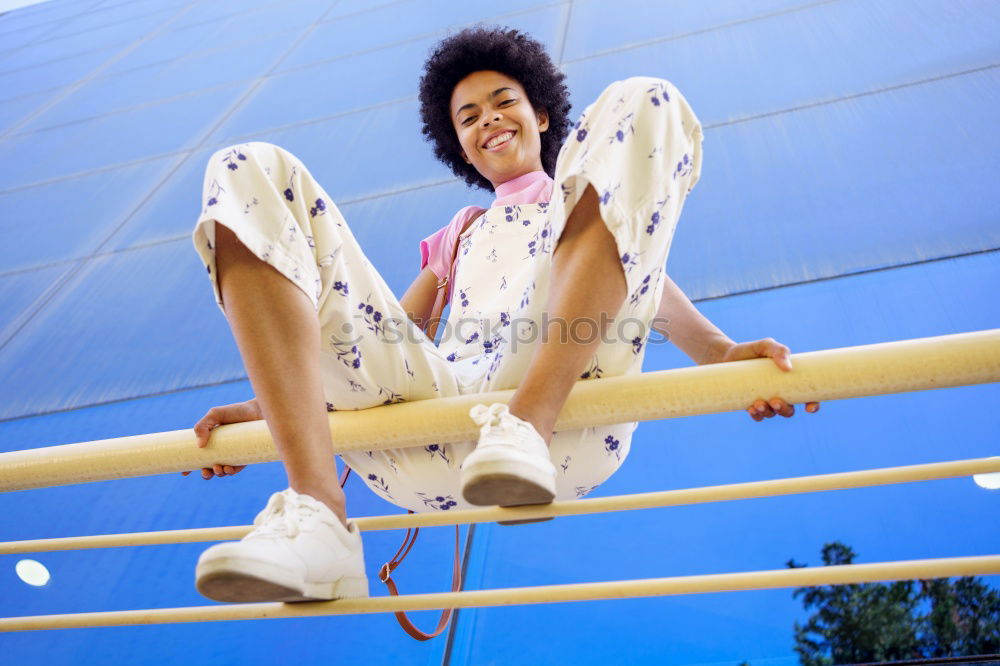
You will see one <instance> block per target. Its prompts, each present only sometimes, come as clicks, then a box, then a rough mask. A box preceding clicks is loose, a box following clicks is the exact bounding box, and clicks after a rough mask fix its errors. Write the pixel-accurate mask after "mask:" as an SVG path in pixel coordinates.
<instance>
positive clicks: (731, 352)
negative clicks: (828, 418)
mask: <svg viewBox="0 0 1000 666" xmlns="http://www.w3.org/2000/svg"><path fill="white" fill-rule="evenodd" d="M791 353H792V352H791V350H789V349H788V347H786V346H785V345H783V344H781V343H780V342H778V341H777V340H775V339H774V338H764V339H763V340H754V341H753V342H741V343H739V344H733V346H731V347H729V349H727V350H726V352H725V353H724V354H723V355H722V357H721V358H720V359H719V360H718V362H719V363H725V362H727V361H745V360H747V359H751V358H770V359H772V360H773V361H774V364H775V365H777V366H778V367H779V368H781V369H782V370H783V371H785V372H791V371H792V361H791V358H790V356H791ZM806 411H807V412H809V413H810V414H812V413H815V412H817V411H819V403H818V402H807V403H806ZM747 413H748V414H750V417H751V418H752V419H753V420H754V421H763V420H764V419H769V418H771V417H772V416H774V415H775V414H780V415H781V416H785V417H788V416H791V415H792V414H794V413H795V407H794V406H792V405H789V404H788V403H787V402H785V401H784V400H783V399H781V398H779V397H777V396H774V397H772V398H771V399H770V400H763V399H761V398H758V399H757V400H755V401H754V403H753V404H752V405H750V406H749V407H747Z"/></svg>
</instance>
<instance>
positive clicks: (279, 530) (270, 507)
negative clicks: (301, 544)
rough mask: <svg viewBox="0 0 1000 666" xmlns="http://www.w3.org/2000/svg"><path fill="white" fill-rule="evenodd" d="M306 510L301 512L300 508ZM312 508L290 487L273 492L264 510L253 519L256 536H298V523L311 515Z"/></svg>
mask: <svg viewBox="0 0 1000 666" xmlns="http://www.w3.org/2000/svg"><path fill="white" fill-rule="evenodd" d="M303 509H305V510H306V511H305V512H303V511H302V510H303ZM313 511H314V509H313V507H311V506H309V504H308V503H307V502H305V501H303V500H302V499H301V498H300V497H299V495H298V494H297V493H295V492H294V491H292V489H291V488H288V489H286V490H283V491H281V492H280V493H274V494H273V495H271V499H269V500H268V501H267V506H265V507H264V510H263V511H261V512H260V513H259V514H257V517H256V518H254V519H253V524H254V528H255V529H254V534H255V535H256V536H275V535H277V536H287V537H289V538H295V537H296V536H298V534H299V531H300V528H299V524H300V521H301V520H302V519H303V518H306V517H308V516H310V515H312V513H313Z"/></svg>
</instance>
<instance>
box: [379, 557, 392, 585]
mask: <svg viewBox="0 0 1000 666" xmlns="http://www.w3.org/2000/svg"><path fill="white" fill-rule="evenodd" d="M392 569H393V567H390V566H389V562H386V563H385V564H383V565H382V568H381V569H379V570H378V579H379V580H380V581H382V582H383V583H384V582H386V581H387V580H389V576H391V575H392Z"/></svg>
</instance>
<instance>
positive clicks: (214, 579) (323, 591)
mask: <svg viewBox="0 0 1000 666" xmlns="http://www.w3.org/2000/svg"><path fill="white" fill-rule="evenodd" d="M195 587H196V588H197V589H198V591H199V592H200V593H201V594H203V595H205V596H206V597H208V598H209V599H214V600H216V601H233V602H241V603H249V602H257V601H320V600H322V601H330V600H333V599H354V598H363V597H367V596H368V579H367V578H357V577H349V576H345V577H344V578H341V579H339V580H337V581H334V582H332V583H308V582H302V581H297V580H294V577H293V576H292V575H290V572H289V571H288V570H287V569H285V568H282V567H279V566H277V565H274V564H271V563H269V562H260V561H257V560H248V559H244V558H239V557H220V558H218V559H213V560H209V561H207V562H200V563H199V564H198V566H197V568H196V570H195Z"/></svg>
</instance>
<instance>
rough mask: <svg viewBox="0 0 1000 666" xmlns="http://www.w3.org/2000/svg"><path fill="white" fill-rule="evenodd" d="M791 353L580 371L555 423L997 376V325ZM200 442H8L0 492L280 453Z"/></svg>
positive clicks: (407, 432) (173, 435)
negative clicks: (781, 361)
mask: <svg viewBox="0 0 1000 666" xmlns="http://www.w3.org/2000/svg"><path fill="white" fill-rule="evenodd" d="M792 363H793V364H794V368H795V369H794V370H793V371H792V372H790V373H785V372H782V371H781V370H779V369H778V368H777V366H776V365H775V364H774V363H773V362H772V361H771V360H770V359H753V360H749V361H739V362H735V363H721V364H715V365H704V366H697V367H692V368H681V369H677V370H663V371H659V372H649V373H642V374H636V375H627V376H620V377H604V378H602V379H599V380H591V381H581V382H577V384H576V385H575V386H574V387H573V390H572V392H571V393H570V396H569V398H568V400H567V401H566V404H565V406H564V407H563V410H562V411H561V412H560V414H559V420H558V421H557V423H556V430H573V429H579V428H585V427H588V426H598V425H609V424H614V423H627V422H630V421H649V420H654V419H664V418H673V417H678V416H690V415H693V414H708V413H714V412H727V411H733V410H737V409H744V408H745V407H746V406H747V405H749V404H750V403H751V402H752V401H753V400H755V399H757V398H761V397H763V398H769V397H771V396H774V395H780V396H781V397H783V398H784V399H785V400H787V401H788V402H790V403H801V402H806V401H809V400H822V401H828V400H839V399H842V398H856V397H860V396H871V395H883V394H886V393H900V392H905V391H921V390H927V389H938V388H946V387H952V386H962V385H968V384H981V383H986V382H995V381H1000V329H993V330H988V331H977V332H972V333H960V334H955V335H944V336H939V337H933V338H920V339H916V340H904V341H899V342H887V343H883V344H875V345H864V346H860V347H846V348H843V349H830V350H825V351H815V352H804V353H800V354H794V355H793V356H792ZM512 394H513V390H507V391H496V392H492V393H483V394H476V395H464V396H455V397H449V398H439V399H436V400H421V401H416V402H404V403H397V404H395V405H389V406H385V407H374V408H372V409H364V410H358V411H338V412H332V413H331V414H330V429H331V432H332V433H333V449H334V450H335V451H369V450H376V449H387V448H400V447H408V446H419V445H423V444H426V443H428V442H455V441H463V440H470V439H475V438H476V436H477V428H476V425H475V424H474V423H473V422H472V419H470V418H469V415H468V412H469V409H470V408H471V407H472V406H474V405H475V404H477V403H479V402H486V403H489V402H494V401H498V402H506V401H508V400H509V399H510V397H511V395H512ZM206 407H207V406H206ZM388 410H391V411H388ZM195 442H196V440H195V437H194V434H193V432H192V431H191V430H175V431H172V432H165V433H154V434H148V435H136V436H132V437H120V438H116V439H105V440H100V441H96V442H82V443H77V444H65V445H62V446H51V447H44V448H39V449H29V450H25V451H13V452H10V453H3V454H0V492H7V491H13V490H24V489H28V488H43V487H48V486H58V485H65V484H71V483H82V482H87V481H107V480H111V479H122V478H129V477H136V476H148V475H152V474H165V473H169V472H179V471H184V470H190V469H199V468H201V467H209V466H211V465H213V464H215V463H226V464H232V465H243V464H253V463H261V462H270V461H274V460H278V459H279V458H278V454H277V451H276V450H275V448H274V444H273V442H272V441H271V438H270V434H269V433H268V430H267V425H266V424H265V423H264V422H263V421H254V422H250V423H235V424H231V425H226V426H222V427H220V428H218V429H216V430H215V432H214V433H213V435H212V440H211V442H210V444H209V445H208V446H207V447H205V448H204V449H199V448H198V447H197V446H196V444H195Z"/></svg>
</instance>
